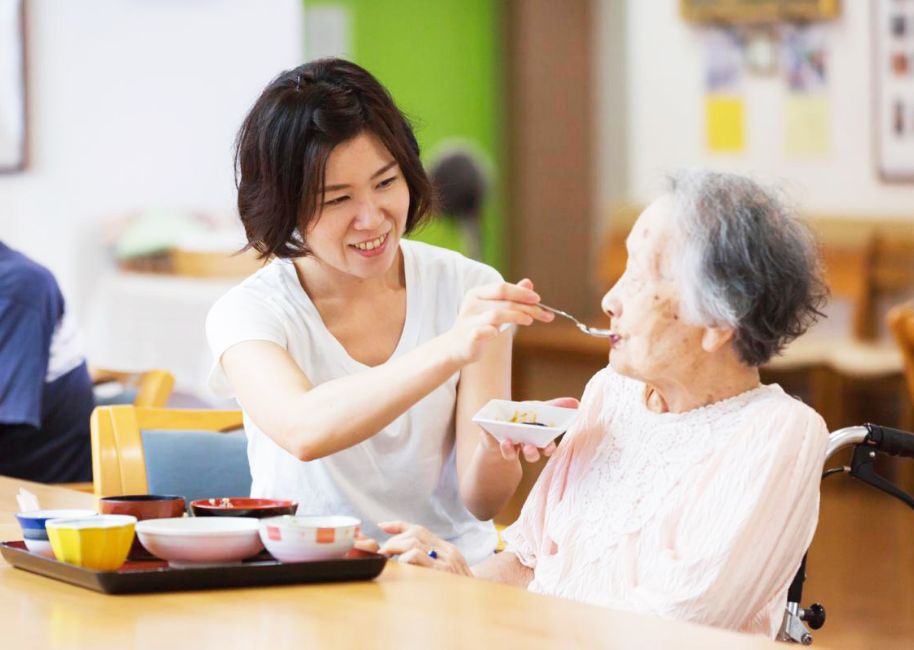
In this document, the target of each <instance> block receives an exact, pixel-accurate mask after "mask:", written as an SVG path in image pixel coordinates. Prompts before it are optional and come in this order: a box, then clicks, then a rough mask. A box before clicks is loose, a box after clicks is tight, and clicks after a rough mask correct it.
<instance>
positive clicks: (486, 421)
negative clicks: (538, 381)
mask: <svg viewBox="0 0 914 650" xmlns="http://www.w3.org/2000/svg"><path fill="white" fill-rule="evenodd" d="M577 414H578V410H577V409H569V408H564V407H561V406H550V405H549V404H544V403H542V402H512V401H510V400H505V399H493V400H489V403H488V404H486V405H485V406H483V407H482V409H480V411H479V412H478V413H477V414H476V415H474V416H473V422H475V423H476V424H478V425H479V426H481V427H482V428H483V429H485V430H486V431H488V432H489V433H491V434H492V435H493V436H494V437H495V439H496V440H498V441H499V442H503V441H504V440H511V441H512V442H523V443H528V444H531V445H535V446H536V447H539V448H543V447H545V446H546V445H548V444H549V443H550V442H552V441H553V440H555V439H556V438H557V437H558V436H559V435H560V434H562V433H564V432H565V431H567V430H568V428H569V427H570V426H571V424H572V423H573V422H574V419H575V417H576V416H577ZM531 422H536V423H538V424H532V423H531Z"/></svg>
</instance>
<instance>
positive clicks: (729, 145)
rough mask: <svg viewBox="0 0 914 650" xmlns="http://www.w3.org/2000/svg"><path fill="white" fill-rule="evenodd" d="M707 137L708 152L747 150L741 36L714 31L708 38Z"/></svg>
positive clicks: (718, 30) (729, 30) (728, 31)
mask: <svg viewBox="0 0 914 650" xmlns="http://www.w3.org/2000/svg"><path fill="white" fill-rule="evenodd" d="M705 47H706V57H707V60H706V68H705V87H706V90H707V95H706V98H705V135H706V141H707V147H708V151H710V152H712V153H740V152H742V151H743V150H744V149H745V147H746V134H745V131H746V127H745V110H744V102H743V97H742V84H743V52H742V46H741V44H740V39H739V35H738V34H737V33H736V31H735V30H733V29H729V28H712V29H709V30H708V31H707V35H706V43H705Z"/></svg>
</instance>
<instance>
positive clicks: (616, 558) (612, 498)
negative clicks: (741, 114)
mask: <svg viewBox="0 0 914 650" xmlns="http://www.w3.org/2000/svg"><path fill="white" fill-rule="evenodd" d="M627 247H628V265H627V267H626V270H625V273H624V275H623V276H622V277H621V278H620V279H619V281H618V282H617V283H616V285H615V286H614V287H613V288H612V289H611V290H610V291H609V293H607V294H606V296H605V297H604V298H603V302H602V306H603V309H604V311H605V312H606V313H607V314H608V315H609V316H610V318H611V319H612V332H613V334H612V337H611V340H610V342H611V346H612V350H611V352H610V357H609V361H610V363H609V366H608V367H607V368H605V369H604V370H602V371H600V372H599V373H597V375H596V376H594V377H593V379H592V380H591V381H590V383H589V384H588V386H587V389H586V390H585V392H584V397H583V401H582V404H581V409H580V412H579V416H578V418H577V421H576V423H575V425H574V426H573V427H572V428H571V429H570V430H569V431H568V433H567V434H566V436H565V439H564V440H563V442H562V444H561V446H560V447H559V449H558V451H557V452H556V454H555V455H554V456H553V458H552V459H551V460H550V461H549V463H548V464H547V465H546V468H545V470H544V471H543V473H542V475H541V476H540V478H539V480H538V481H537V483H536V485H535V486H534V488H533V490H532V492H531V493H530V496H529V498H528V499H527V501H526V503H525V505H524V508H523V511H522V512H521V515H520V518H519V519H518V520H517V522H515V523H514V524H513V525H512V526H511V527H509V528H508V529H507V530H506V531H505V532H504V539H505V540H506V542H507V547H506V549H505V551H504V552H503V553H500V554H498V555H496V556H494V557H492V558H490V559H489V560H487V561H485V562H483V563H481V564H478V565H476V566H474V567H473V574H475V575H476V576H479V577H483V578H488V579H493V580H498V581H501V582H506V583H510V584H515V585H520V586H524V587H526V588H528V589H530V590H531V591H536V592H540V593H544V594H552V595H556V596H564V597H567V598H573V599H575V600H580V601H584V602H589V603H594V604H599V605H605V606H609V607H613V608H617V609H627V610H632V611H636V612H643V613H652V614H656V615H659V616H664V617H669V618H674V619H680V620H687V621H693V622H697V623H704V624H708V625H714V626H719V627H725V628H731V629H735V630H742V631H746V632H753V633H761V634H766V635H769V636H774V635H775V634H776V632H777V629H778V625H779V623H780V621H781V616H782V613H783V610H784V606H785V601H786V591H787V587H788V584H789V582H790V579H791V577H792V576H793V574H794V573H795V572H796V570H797V567H798V566H799V564H800V560H801V557H802V555H803V552H804V551H805V549H806V547H807V546H808V544H809V543H810V540H811V539H812V536H813V532H814V530H815V527H816V519H817V513H818V500H819V476H820V472H821V470H822V465H823V462H824V455H825V448H826V443H827V437H828V433H827V430H826V427H825V423H824V422H823V420H822V418H821V417H819V416H818V415H817V414H816V413H815V412H814V411H813V410H811V409H810V408H808V407H806V406H804V405H803V404H802V403H801V402H799V401H797V400H796V399H794V398H792V397H791V396H789V395H787V394H785V393H784V391H783V390H782V389H781V388H780V387H779V386H777V385H763V384H761V383H760V381H759V372H758V366H760V365H761V364H763V363H765V362H766V361H767V360H768V359H770V358H771V357H772V355H774V354H777V353H778V352H779V351H780V350H781V349H782V348H783V346H784V345H785V344H786V343H787V342H789V341H790V340H792V339H794V338H795V337H797V336H799V335H800V334H802V333H803V332H804V331H805V329H806V328H807V326H808V325H809V324H810V323H811V322H813V321H814V320H815V319H816V318H817V317H818V316H819V315H820V312H819V308H820V307H821V306H822V304H823V302H824V300H825V296H826V291H825V288H824V285H823V283H822V281H821V279H820V276H819V274H818V264H817V259H816V254H815V248H814V246H813V245H812V243H811V241H810V239H809V237H808V235H807V233H806V231H805V230H804V229H803V228H802V227H801V226H800V224H799V223H797V221H796V220H794V219H793V218H792V217H791V216H790V215H789V214H788V212H787V210H786V209H785V208H784V206H783V205H782V204H781V203H780V202H779V201H778V199H777V198H776V197H775V196H774V195H773V194H771V193H770V192H768V191H766V190H764V189H763V188H761V187H759V186H758V185H757V184H755V183H754V182H752V181H750V180H747V179H745V178H741V177H738V176H733V175H728V174H718V173H710V172H686V173H681V174H679V175H677V176H675V177H674V178H672V180H671V184H670V189H669V192H668V193H667V194H665V195H664V196H662V197H661V198H659V199H657V200H656V201H655V202H654V203H652V204H651V205H650V206H649V207H648V208H647V209H646V210H645V211H644V212H643V213H642V214H641V216H640V217H639V218H638V220H637V222H636V223H635V225H634V227H633V228H632V231H631V234H630V235H629V237H628V241H627ZM382 527H383V528H384V529H385V530H386V531H387V532H390V533H394V534H395V536H394V537H392V538H390V539H389V540H388V541H387V543H386V544H384V545H383V546H382V547H381V550H382V552H385V553H389V554H401V560H402V561H407V562H411V563H414V564H420V565H424V566H430V567H436V568H440V569H443V570H449V571H454V572H457V573H464V574H469V573H470V571H469V569H468V568H467V565H466V563H465V562H464V561H463V560H462V558H461V557H460V556H459V554H458V553H457V552H456V550H455V549H454V548H453V547H452V546H449V545H447V544H445V543H442V542H441V541H440V540H438V539H436V538H434V537H433V536H431V535H430V534H429V533H427V531H425V530H424V529H421V528H419V527H415V526H410V525H407V524H403V523H400V522H393V523H388V524H382Z"/></svg>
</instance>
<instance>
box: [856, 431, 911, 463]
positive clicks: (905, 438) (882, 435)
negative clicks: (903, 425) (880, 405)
mask: <svg viewBox="0 0 914 650" xmlns="http://www.w3.org/2000/svg"><path fill="white" fill-rule="evenodd" d="M863 426H865V427H866V429H867V431H868V433H867V436H866V439H865V440H864V444H866V445H869V446H870V447H873V448H875V449H877V450H879V451H881V452H883V453H886V454H889V455H891V456H903V457H905V458H914V434H911V433H908V432H907V431H902V430H900V429H893V428H892V427H884V426H880V425H878V424H870V423H867V424H865V425H863Z"/></svg>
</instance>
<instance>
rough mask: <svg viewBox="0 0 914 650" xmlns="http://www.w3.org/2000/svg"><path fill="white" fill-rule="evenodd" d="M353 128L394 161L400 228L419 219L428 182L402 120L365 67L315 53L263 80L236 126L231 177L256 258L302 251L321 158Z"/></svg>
mask: <svg viewBox="0 0 914 650" xmlns="http://www.w3.org/2000/svg"><path fill="white" fill-rule="evenodd" d="M361 133H371V134H373V135H374V136H375V137H377V138H378V139H379V140H380V141H381V142H382V143H383V144H384V146H385V147H386V148H387V150H388V151H390V153H391V155H392V156H393V157H394V159H395V160H396V161H397V164H398V165H399V166H400V170H401V172H402V173H403V177H404V178H405V180H406V184H407V186H408V187H409V212H408V214H407V217H406V232H407V233H408V232H410V231H412V230H413V229H414V228H415V227H416V226H417V225H419V224H420V223H421V222H422V221H423V220H424V218H425V217H426V216H427V215H428V213H429V210H430V206H431V201H432V189H431V184H430V183H429V180H428V177H427V176H426V174H425V170H424V169H423V167H422V162H421V161H420V159H419V143H418V142H417V141H416V136H415V135H414V134H413V130H412V127H411V126H410V123H409V121H408V120H407V119H406V117H405V116H404V115H403V113H401V112H400V110H399V109H398V108H397V106H396V104H394V101H393V98H392V97H391V96H390V93H388V92H387V89H385V88H384V86H382V85H381V83H380V82H379V81H378V80H377V79H375V78H374V77H373V76H372V75H371V73H369V72H368V71H367V70H365V69H364V68H361V67H360V66H358V65H356V64H354V63H352V62H350V61H344V60H342V59H332V58H331V59H319V60H317V61H312V62H310V63H306V64H304V65H301V66H299V67H297V68H294V69H292V70H287V71H285V72H283V73H281V74H280V75H279V76H278V77H276V78H275V79H274V80H273V81H272V82H270V84H269V85H268V86H267V87H266V88H265V89H264V91H263V93H261V95H260V97H259V98H258V99H257V102H256V103H255V104H254V106H253V108H251V111H250V112H249V113H248V115H247V117H245V119H244V123H243V124H242V125H241V129H240V130H239V131H238V137H237V139H236V142H235V183H236V185H237V187H238V212H239V214H240V216H241V222H242V223H243V224H244V229H245V233H246V234H247V239H248V245H247V247H248V248H254V249H255V250H256V251H257V252H258V253H260V256H261V257H269V256H275V257H285V258H288V257H301V256H304V255H308V254H310V250H309V249H308V245H307V243H306V242H305V239H304V235H303V233H304V232H306V231H307V229H308V225H309V224H310V223H311V222H312V221H313V220H314V219H315V218H317V217H318V216H319V214H320V203H321V198H322V195H323V187H324V171H325V168H326V165H327V158H328V157H329V155H330V152H331V151H332V150H333V148H334V147H336V146H337V145H339V144H341V143H343V142H347V141H349V140H351V139H352V138H354V137H356V136H358V135H359V134H361Z"/></svg>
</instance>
